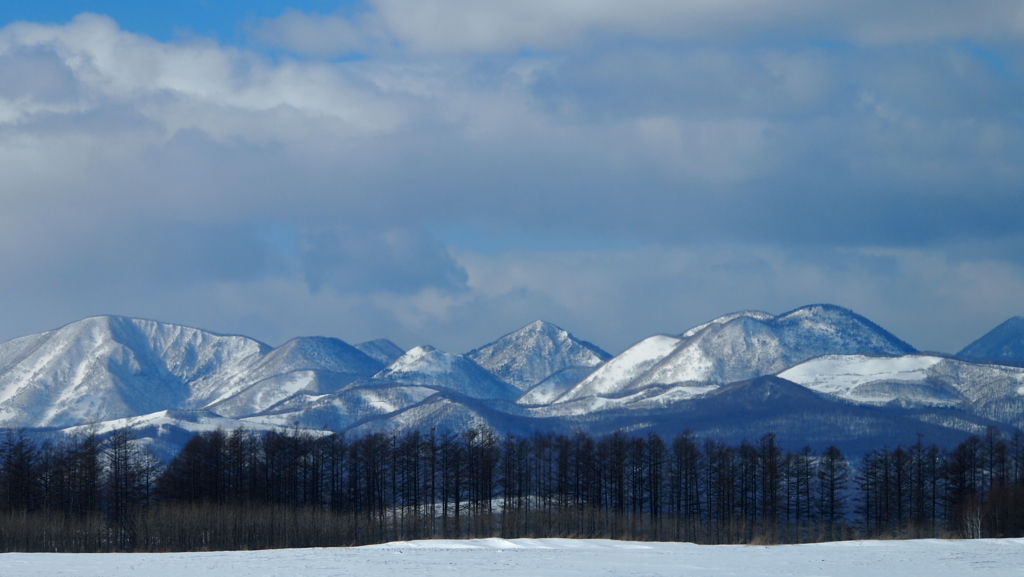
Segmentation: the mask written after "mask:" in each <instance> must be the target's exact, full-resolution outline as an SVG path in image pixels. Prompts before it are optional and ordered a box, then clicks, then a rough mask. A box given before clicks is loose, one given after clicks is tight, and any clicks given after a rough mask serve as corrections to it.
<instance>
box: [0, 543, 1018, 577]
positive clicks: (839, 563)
mask: <svg viewBox="0 0 1024 577" xmlns="http://www.w3.org/2000/svg"><path fill="white" fill-rule="evenodd" d="M1022 561H1024V539H983V540H975V541H966V540H964V541H942V540H936V539H930V540H921V541H848V542H841V543H822V544H813V545H778V546H772V547H765V546H747V545H719V546H709V545H692V544H688V543H638V542H629V541H606V540H572V539H536V540H532V539H515V540H511V541H507V540H503V539H477V540H471V541H440V540H438V541H413V542H405V543H389V544H385V545H374V546H369V547H353V548H349V549H284V550H273V551H244V552H213V553H162V554H156V553H139V554H59V553H7V554H3V555H0V575H3V576H4V577H20V576H23V575H41V576H42V575H45V576H53V575H76V576H88V575H97V576H100V575H102V576H104V577H128V576H132V575H145V576H147V577H165V576H166V577H178V576H181V575H186V576H188V577H222V576H227V575H230V576H235V577H256V576H261V577H262V576H284V577H335V576H347V575H352V576H359V577H376V576H381V577H401V576H405V575H409V576H415V577H423V576H431V577H433V576H449V575H450V576H457V577H474V576H477V575H503V576H508V577H515V576H537V577H544V576H552V577H554V576H558V577H564V576H577V575H578V576H581V577H598V576H601V575H609V576H630V575H645V576H655V575H672V576H726V575H728V576H751V577H754V576H758V577H772V576H796V575H814V576H826V575H827V576H849V577H866V576H869V575H899V576H901V577H918V576H920V577H945V576H950V577H966V576H971V575H993V576H997V575H998V576H1000V577H1009V576H1014V575H1024V563H1022Z"/></svg>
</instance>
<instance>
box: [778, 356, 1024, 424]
mask: <svg viewBox="0 0 1024 577" xmlns="http://www.w3.org/2000/svg"><path fill="white" fill-rule="evenodd" d="M779 376H780V377H782V378H784V379H787V380H790V381H793V382H795V383H799V384H801V385H803V386H805V387H808V388H810V389H813V390H815V391H818V392H822V393H827V394H830V395H835V396H837V397H841V398H843V399H846V400H849V401H853V402H856V403H862V404H872V405H884V404H888V403H895V404H899V405H902V406H939V407H943V406H948V407H956V408H959V409H962V410H964V411H967V412H969V413H972V414H976V415H980V416H982V417H986V418H989V419H993V420H996V421H1000V422H1004V423H1009V424H1013V425H1016V426H1019V424H1020V423H1022V422H1024V368H1018V367H1007V366H1002V365H988V364H976V363H970V362H966V361H962V360H957V359H950V358H945V357H939V356H932V355H905V356H901V357H870V356H864V355H828V356H824V357H819V358H816V359H812V360H810V361H807V362H805V363H802V364H799V365H797V366H795V367H793V368H791V369H788V370H786V371H783V372H781V373H779Z"/></svg>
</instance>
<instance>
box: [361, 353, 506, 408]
mask: <svg viewBox="0 0 1024 577" xmlns="http://www.w3.org/2000/svg"><path fill="white" fill-rule="evenodd" d="M371 382H373V383H379V384H388V385H390V384H395V383H398V384H404V385H413V386H421V387H430V388H434V389H438V390H445V389H447V390H450V391H454V392H456V393H459V394H461V395H466V396H467V397H472V398H474V399H505V400H513V399H515V398H516V397H518V396H519V395H520V394H521V393H520V391H519V389H516V388H515V387H513V386H512V385H510V384H508V383H506V382H505V381H501V380H499V379H497V378H496V377H494V376H493V375H491V373H489V372H487V370H485V369H484V368H483V367H481V366H480V365H478V364H476V363H474V362H473V361H471V360H470V359H468V358H466V357H465V356H464V355H456V354H453V353H446V352H444V351H439V350H437V349H435V348H434V347H431V346H428V345H423V346H418V347H413V348H411V349H409V350H408V351H407V352H406V353H405V354H404V355H402V356H400V357H398V359H396V360H395V362H393V363H391V364H390V365H388V366H387V367H385V368H384V370H382V371H380V372H379V373H377V374H376V375H374V376H373V378H372V379H371Z"/></svg>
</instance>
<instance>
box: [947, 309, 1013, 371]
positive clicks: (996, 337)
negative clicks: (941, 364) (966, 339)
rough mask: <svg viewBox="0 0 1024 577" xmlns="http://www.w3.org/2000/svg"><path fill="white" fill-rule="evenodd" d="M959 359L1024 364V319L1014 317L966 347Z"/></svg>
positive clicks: (960, 353) (959, 354) (958, 354)
mask: <svg viewBox="0 0 1024 577" xmlns="http://www.w3.org/2000/svg"><path fill="white" fill-rule="evenodd" d="M957 356H958V357H961V358H964V359H974V360H979V361H1010V362H1013V363H1024V317H1013V318H1011V319H1009V320H1007V321H1006V322H1004V323H1002V324H1000V325H999V326H997V327H996V328H994V329H992V330H991V331H989V332H987V333H985V335H984V336H982V337H981V338H980V339H978V340H976V341H974V342H973V343H971V344H969V345H967V346H966V347H964V350H962V351H960V352H959V353H957Z"/></svg>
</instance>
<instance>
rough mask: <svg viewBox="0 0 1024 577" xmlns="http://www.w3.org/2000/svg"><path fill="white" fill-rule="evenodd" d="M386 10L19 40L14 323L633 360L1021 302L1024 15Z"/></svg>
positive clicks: (11, 36)
mask: <svg viewBox="0 0 1024 577" xmlns="http://www.w3.org/2000/svg"><path fill="white" fill-rule="evenodd" d="M364 8H365V9H364V10H363V11H362V12H359V13H352V14H348V13H344V14H343V13H337V14H330V15H317V14H308V13H301V12H296V11H288V12H285V13H284V14H282V15H281V16H280V17H279V18H277V19H273V20H267V21H261V22H257V23H255V24H254V25H253V28H252V31H251V32H252V34H253V36H254V39H255V40H254V41H255V42H256V44H255V47H254V48H246V47H227V46H222V45H219V44H217V43H216V42H214V41H212V40H208V39H203V38H195V37H192V38H186V39H182V40H177V41H174V42H157V41H155V40H153V39H150V38H147V37H144V36H140V35H136V34H132V33H129V32H126V31H124V30H121V29H120V28H119V27H118V25H117V23H116V22H115V21H114V20H112V19H111V18H108V17H104V16H99V15H90V14H84V15H81V16H79V17H78V18H76V19H75V20H73V21H72V22H70V23H68V24H65V25H39V24H33V23H17V24H12V25H9V26H7V27H5V28H3V29H0V172H2V174H3V175H4V178H3V179H2V180H0V199H2V202H3V210H2V211H0V270H3V272H4V274H3V275H2V279H0V297H2V298H3V300H4V302H8V303H16V306H13V307H12V308H14V309H16V310H14V311H13V312H11V314H9V315H7V316H6V317H5V325H4V327H3V328H2V329H0V337H5V338H9V337H14V336H18V335H21V334H25V333H28V332H32V331H38V330H45V329H48V328H52V327H53V326H56V325H59V324H62V323H64V322H68V321H71V320H75V319H76V318H80V317H83V316H87V315H90V314H98V313H102V312H116V313H123V314H134V315H139V316H147V317H151V318H160V319H163V320H168V321H174V322H185V323H189V324H194V325H199V326H204V327H208V328H211V329H214V330H220V331H225V332H250V333H252V334H253V336H256V337H259V338H263V339H266V340H268V341H271V342H280V341H283V340H285V339H286V338H289V337H291V336H295V335H296V334H303V333H320V334H332V335H336V336H340V337H342V338H345V339H349V340H359V339H369V338H375V337H379V336H389V337H393V338H395V339H397V340H398V341H399V342H401V343H402V344H404V345H407V346H411V345H414V344H420V343H424V342H431V343H433V344H436V345H438V346H441V347H444V348H451V349H453V350H457V351H464V350H468V349H470V348H472V347H474V346H477V345H479V344H481V343H482V342H483V341H485V340H489V339H492V338H495V337H497V336H500V334H501V333H503V332H506V331H509V330H513V329H515V328H517V327H518V326H520V325H522V324H525V323H527V322H530V321H532V320H535V319H536V318H547V319H548V320H551V321H553V322H556V323H558V324H561V325H563V326H565V327H566V328H568V329H571V330H573V331H575V332H576V333H578V334H579V335H580V336H582V337H583V338H587V339H590V340H593V341H594V342H597V343H598V344H600V345H602V346H606V347H608V348H609V349H613V350H617V349H621V348H623V347H625V346H628V345H629V344H630V343H631V342H633V341H635V340H638V339H640V338H642V337H644V336H646V335H648V334H650V333H652V332H672V333H678V332H682V331H683V330H685V329H686V328H688V327H689V326H691V325H693V324H697V323H700V322H703V321H706V320H708V319H710V318H712V317H714V316H717V315H719V314H723V313H726V312H730V311H732V310H736V309H745V308H761V309H765V310H768V311H769V312H774V313H779V312H783V311H784V310H788V309H791V308H794V307H797V306H800V305H802V304H807V303H809V302H822V301H827V302H836V303H837V304H841V305H844V306H848V307H851V308H854V309H855V310H857V311H858V312H861V313H863V314H865V315H867V316H869V317H871V318H872V319H873V320H875V321H877V322H879V323H880V324H882V325H883V326H885V327H887V328H890V329H892V330H893V331H894V332H896V333H897V334H898V335H899V336H901V337H903V338H905V339H907V340H909V341H910V342H911V343H913V344H915V345H916V346H919V347H923V348H939V349H944V350H947V351H951V350H954V349H958V348H959V347H961V346H963V345H964V344H966V342H967V341H969V340H970V339H972V338H974V337H976V336H978V335H980V334H981V333H982V332H984V330H985V329H987V328H989V327H991V326H994V325H995V324H996V323H998V322H999V321H1001V320H1003V319H1004V318H1005V317H1008V316H1010V315H1012V314H1019V313H1021V312H1024V311H1022V310H1020V308H1019V305H1018V304H1017V295H1019V292H1020V291H1019V288H1020V286H1021V285H1020V282H1021V280H1022V274H1024V273H1022V270H1021V267H1022V266H1024V258H1022V256H1024V250H1022V249H1021V247H1022V246H1024V245H1022V243H1021V240H1020V223H1021V222H1022V217H1024V196H1022V195H1021V192H1020V191H1021V190H1022V185H1024V168H1022V167H1024V163H1022V162H1021V160H1022V158H1021V151H1022V150H1024V114H1022V113H1024V80H1022V78H1024V76H1022V72H1024V68H1022V64H1024V58H1022V56H1024V50H1022V49H1024V44H1022V40H1024V39H1022V33H1021V26H1022V20H1021V11H1020V9H1019V8H1018V7H1016V6H1015V5H1013V4H1011V3H1005V2H977V3H971V4H969V5H966V4H962V3H952V2H939V3H935V2H929V3H923V2H910V1H907V2H897V3H891V2H886V3H883V2H875V1H870V2H859V3H854V2H846V1H842V2H834V3H821V2H810V1H796V0H794V1H786V2H776V3H765V2H754V1H730V2H699V1H695V2H655V1H650V2H639V3H633V4H630V5H626V4H623V3H621V2H618V3H617V2H596V3H595V2H586V3H583V2H568V1H565V2H504V1H500V2H487V3H479V2H473V3H470V2H461V1H440V0H438V1H433V0H428V1H425V2H418V3H416V4H415V5H409V4H408V3H395V2H391V1H390V0H379V1H375V2H369V3H367V4H366V6H365V7H364ZM267 46H270V47H273V48H274V50H273V51H272V53H271V54H270V55H268V54H265V53H262V52H260V50H261V49H263V48H265V47H267ZM282 50H283V51H284V52H281V51H282ZM353 53H357V54H358V58H349V59H343V61H331V59H332V58H335V57H337V56H339V55H342V56H346V55H347V56H351V55H352V54H353ZM455 230H461V231H463V232H464V234H448V233H449V232H450V231H455ZM496 239H497V240H496Z"/></svg>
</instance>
